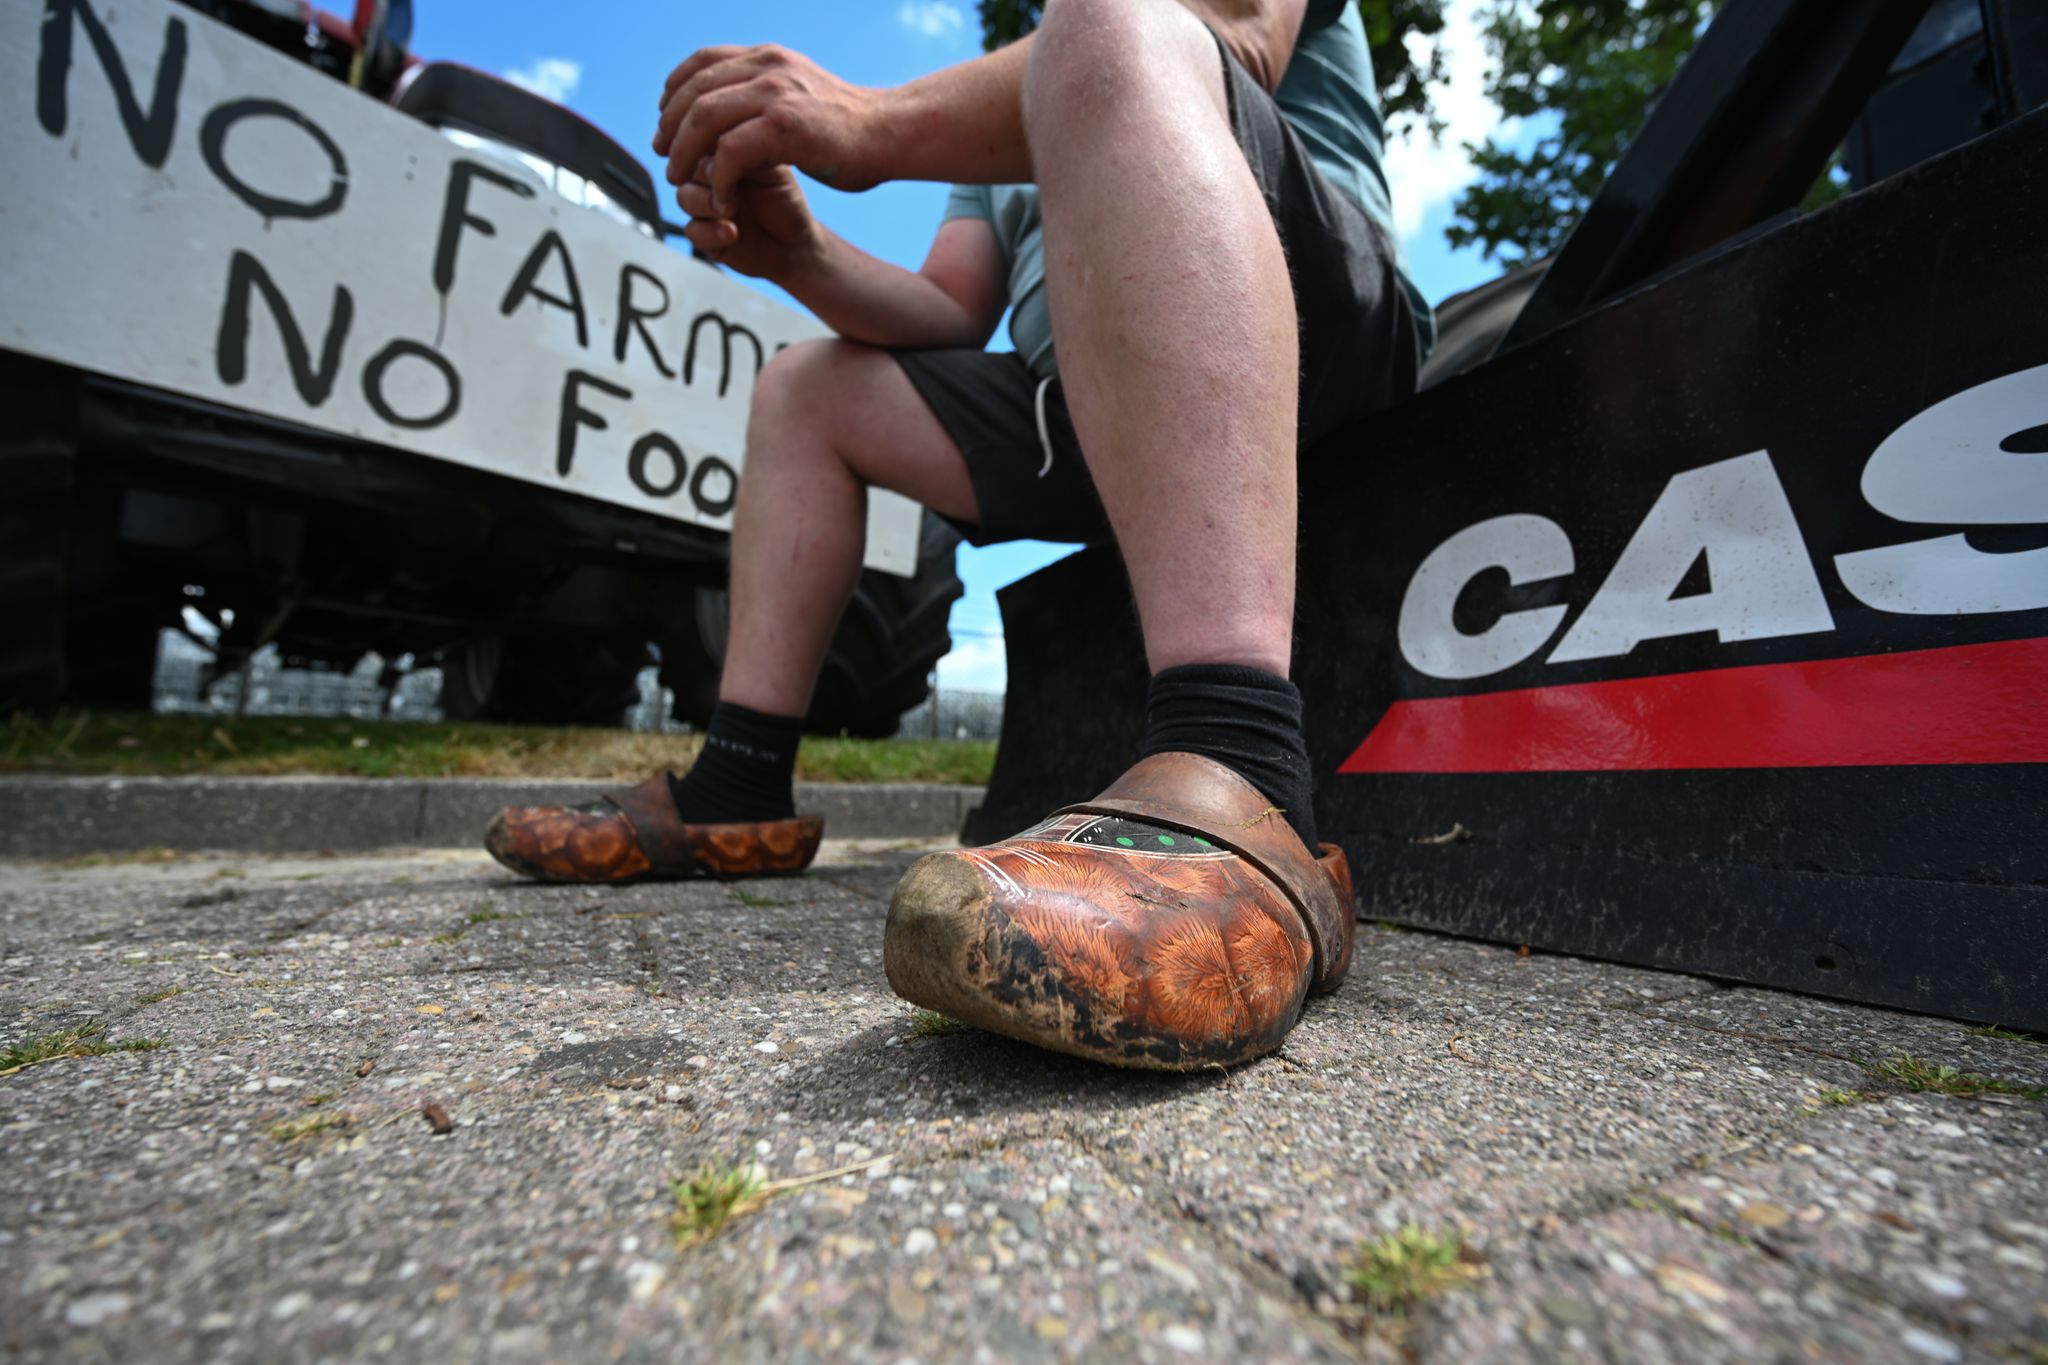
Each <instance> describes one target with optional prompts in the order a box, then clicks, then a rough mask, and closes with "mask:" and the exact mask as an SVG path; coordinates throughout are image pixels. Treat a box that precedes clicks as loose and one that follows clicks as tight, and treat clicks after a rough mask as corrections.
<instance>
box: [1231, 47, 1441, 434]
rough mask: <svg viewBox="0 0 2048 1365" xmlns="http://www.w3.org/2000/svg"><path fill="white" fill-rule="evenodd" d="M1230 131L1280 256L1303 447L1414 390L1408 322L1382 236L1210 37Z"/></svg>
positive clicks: (1410, 316) (1416, 362)
mask: <svg viewBox="0 0 2048 1365" xmlns="http://www.w3.org/2000/svg"><path fill="white" fill-rule="evenodd" d="M1217 51H1218V53H1219V54H1220V56H1221V59H1222V62H1223V68H1224V81H1225V84H1226V85H1227V86H1228V88H1229V95H1230V125H1231V131H1232V133H1233V134H1234V135H1235V136H1236V138H1237V144H1238V146H1239V148H1240V149H1242V151H1243V152H1244V156H1245V160H1246V162H1247V163H1249V164H1250V166H1251V170H1252V176H1253V178H1254V179H1255V180H1257V181H1258V185H1259V190H1260V193H1261V194H1263V195H1264V196H1265V200H1266V207H1267V209H1268V211H1270V212H1271V214H1272V215H1273V225H1274V228H1275V229H1276V230H1277V231H1278V232H1279V234H1280V243H1281V246H1282V247H1283V248H1284V249H1285V251H1286V253H1287V272H1288V275H1289V276H1290V277H1291V280H1292V283H1293V286H1294V306H1295V314H1296V317H1297V320H1298V322H1299V324H1300V334H1301V401H1300V412H1299V430H1300V436H1301V441H1302V443H1303V444H1304V445H1306V444H1308V443H1311V442H1313V441H1316V440H1318V439H1320V438H1321V437H1323V436H1325V435H1327V434H1328V433H1329V432H1330V431H1331V430H1333V429H1335V428H1336V427H1338V426H1341V425H1342V424H1344V423H1345V422H1348V421H1352V420H1354V419H1356V418H1358V417H1362V416H1364V415H1365V414H1366V413H1369V412H1376V411H1378V410H1379V409H1381V408H1385V407H1390V406H1392V405H1393V404H1395V403H1398V402H1400V401H1401V400H1402V399H1404V398H1406V397H1408V396H1409V395H1410V394H1412V393H1413V392H1414V391H1415V376H1416V372H1417V370H1418V369H1419V367H1420V357H1419V356H1418V354H1417V352H1416V339H1415V338H1416V333H1415V317H1414V313H1413V310H1412V309H1411V307H1410V305H1409V301H1408V294H1407V291H1406V289H1405V288H1403V287H1402V284H1401V276H1400V272H1399V270H1398V269H1397V268H1396V266H1395V264H1394V249H1393V244H1392V243H1391V242H1389V241H1388V239H1387V236H1386V233H1385V232H1384V231H1383V230H1382V229H1381V227H1380V225H1379V224H1378V223H1377V222H1375V221H1374V220H1373V219H1372V217H1371V216H1370V215H1369V214H1367V213H1366V211H1365V210H1364V209H1363V208H1361V207H1359V205H1358V204H1357V202H1356V201H1354V200H1353V199H1352V198H1351V197H1350V196H1349V195H1347V194H1345V193H1344V192H1343V191H1342V190H1339V189H1338V188H1337V187H1336V186H1335V185H1333V184H1331V183H1330V182H1329V180H1328V179H1326V178H1325V177H1324V175H1323V173H1322V171H1321V170H1319V169H1318V168H1317V167H1316V164H1315V162H1314V161H1312V160H1311V159H1310V158H1309V154H1308V149H1307V148H1306V147H1305V146H1303V144H1302V142H1301V139H1300V138H1299V137H1298V136H1297V135H1296V134H1295V132H1294V130H1293V128H1292V127H1290V126H1289V125H1288V123H1287V121H1286V119H1285V117H1284V116H1283V115H1282V114H1281V112H1280V106H1279V105H1278V104H1276V103H1274V101H1273V97H1272V96H1271V95H1269V94H1267V93H1266V91H1265V90H1264V89H1263V88H1262V87H1261V86H1260V85H1259V83H1258V82H1257V81H1255V80H1253V79H1252V77H1251V74H1250V73H1249V72H1247V71H1246V70H1245V69H1244V67H1243V66H1242V65H1241V64H1239V63H1238V61H1237V59H1236V58H1234V57H1232V56H1231V55H1230V53H1229V51H1228V49H1227V48H1225V47H1224V46H1223V44H1222V43H1221V42H1220V41H1219V42H1218V43H1217Z"/></svg>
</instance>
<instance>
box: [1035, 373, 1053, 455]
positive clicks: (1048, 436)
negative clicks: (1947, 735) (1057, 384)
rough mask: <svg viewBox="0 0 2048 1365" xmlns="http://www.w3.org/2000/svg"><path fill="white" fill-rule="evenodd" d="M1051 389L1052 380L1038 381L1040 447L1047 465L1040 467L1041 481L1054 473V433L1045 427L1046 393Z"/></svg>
mask: <svg viewBox="0 0 2048 1365" xmlns="http://www.w3.org/2000/svg"><path fill="white" fill-rule="evenodd" d="M1051 387H1052V380H1051V379H1041V380H1039V381H1038V446H1039V449H1041V450H1043V451H1044V452H1045V463H1044V464H1042V465H1040V466H1039V467H1038V477H1039V478H1041V479H1042V478H1044V477H1045V476H1046V475H1048V474H1050V473H1052V432H1051V431H1050V430H1048V429H1047V427H1046V425H1045V393H1046V390H1047V389H1050V388H1051Z"/></svg>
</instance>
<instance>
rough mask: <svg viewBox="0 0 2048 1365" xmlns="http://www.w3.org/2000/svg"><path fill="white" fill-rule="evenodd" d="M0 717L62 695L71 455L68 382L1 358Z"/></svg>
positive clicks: (47, 369) (73, 431)
mask: <svg viewBox="0 0 2048 1365" xmlns="http://www.w3.org/2000/svg"><path fill="white" fill-rule="evenodd" d="M0 412H4V413H5V414H7V418H6V421H5V423H4V424H0V488H5V489H6V490H7V495H6V496H5V497H0V619H4V620H5V621H6V623H7V625H6V629H4V630H0V711H4V710H6V709H8V708H12V707H14V706H30V707H45V706H51V705H54V704H55V703H56V702H57V701H58V700H59V698H60V697H61V696H62V695H63V689H64V584H65V580H66V577H67V574H66V565H67V563H68V560H69V550H70V547H69V541H70V535H71V522H72V481H73V477H74V475H73V469H74V452H75V451H76V449H77V425H78V390H77V381H76V377H75V376H73V375H71V374H70V373H69V372H67V371H64V370H61V369H58V368H57V367H55V366H49V365H42V364H39V363H37V362H34V361H29V360H24V359H21V358H19V357H16V356H7V357H4V358H0Z"/></svg>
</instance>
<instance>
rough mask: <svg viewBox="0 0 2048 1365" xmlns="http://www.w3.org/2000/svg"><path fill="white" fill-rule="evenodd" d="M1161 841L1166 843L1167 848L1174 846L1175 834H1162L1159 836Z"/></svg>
mask: <svg viewBox="0 0 2048 1365" xmlns="http://www.w3.org/2000/svg"><path fill="white" fill-rule="evenodd" d="M1159 842H1160V843H1161V844H1163V845H1165V846H1166V847H1167V848H1172V847H1173V836H1172V835H1171V834H1162V835H1160V836H1159Z"/></svg>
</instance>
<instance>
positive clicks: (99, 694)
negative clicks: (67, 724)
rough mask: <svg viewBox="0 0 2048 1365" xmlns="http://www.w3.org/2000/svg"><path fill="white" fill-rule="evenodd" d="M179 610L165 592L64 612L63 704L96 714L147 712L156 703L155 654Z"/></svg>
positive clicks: (106, 596) (108, 595)
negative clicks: (166, 629) (92, 711)
mask: <svg viewBox="0 0 2048 1365" xmlns="http://www.w3.org/2000/svg"><path fill="white" fill-rule="evenodd" d="M176 611H177V604H176V602H175V601H174V600H173V599H170V598H167V597H165V596H164V594H163V593H161V592H132V591H131V592H121V591H112V592H105V593H96V594H93V595H92V596H89V597H74V598H72V599H71V600H70V601H69V602H67V603H66V604H65V608H64V658H65V664H66V667H65V676H64V703H65V705H67V706H83V707H87V708H89V709H91V710H94V711H147V710H149V709H150V706H151V704H152V703H153V702H154V701H155V700H156V654H157V646H158V644H159V643H160V642H161V640H162V637H163V633H164V628H165V627H166V626H168V625H170V624H171V622H172V621H173V620H175V619H176V617H175V613H176Z"/></svg>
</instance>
